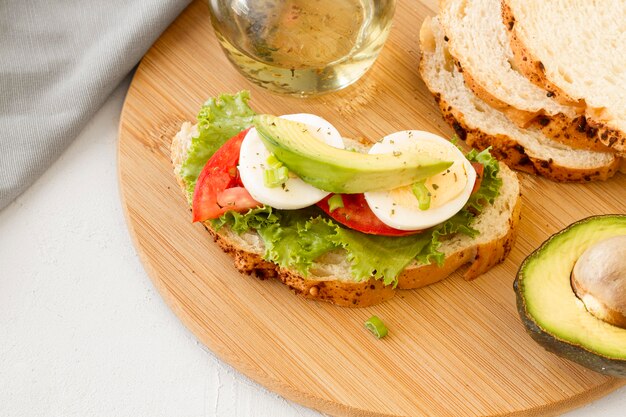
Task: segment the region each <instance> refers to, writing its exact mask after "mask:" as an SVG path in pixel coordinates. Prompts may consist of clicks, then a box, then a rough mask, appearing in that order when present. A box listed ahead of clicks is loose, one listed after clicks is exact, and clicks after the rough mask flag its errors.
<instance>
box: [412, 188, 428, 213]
mask: <svg viewBox="0 0 626 417" xmlns="http://www.w3.org/2000/svg"><path fill="white" fill-rule="evenodd" d="M411 190H412V191H413V194H414V195H415V198H417V201H418V203H419V208H420V210H428V209H429V208H430V191H428V188H426V185H424V181H420V182H416V183H415V184H413V186H412V187H411Z"/></svg>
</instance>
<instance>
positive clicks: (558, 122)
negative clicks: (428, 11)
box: [439, 0, 610, 152]
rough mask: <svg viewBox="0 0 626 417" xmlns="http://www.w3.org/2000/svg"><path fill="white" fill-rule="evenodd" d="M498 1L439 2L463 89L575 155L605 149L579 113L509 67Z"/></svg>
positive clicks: (510, 54) (510, 58) (509, 55)
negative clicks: (561, 144)
mask: <svg viewBox="0 0 626 417" xmlns="http://www.w3.org/2000/svg"><path fill="white" fill-rule="evenodd" d="M500 3H501V0H475V1H471V2H467V1H465V0H443V1H441V2H440V13H439V16H440V17H439V18H440V21H441V25H442V27H443V30H444V33H445V35H446V37H445V38H444V39H447V42H448V50H449V51H450V54H451V55H452V57H453V58H454V60H455V62H456V64H457V67H458V68H459V71H460V72H461V73H462V74H463V77H464V79H465V84H466V85H467V86H468V87H469V88H470V89H471V90H472V91H473V92H474V94H476V95H477V96H478V97H479V98H480V99H482V100H483V101H485V102H486V103H487V104H489V105H490V106H492V107H494V108H496V109H497V110H499V111H501V112H502V113H504V114H505V115H506V116H507V117H508V118H509V119H511V121H513V122H514V123H515V124H517V125H518V126H519V127H530V126H532V127H535V128H537V129H538V130H541V131H542V132H543V133H544V134H545V135H546V136H547V137H549V138H551V139H554V140H555V141H558V142H561V143H564V144H566V145H568V146H571V147H573V148H578V149H588V150H595V151H603V152H607V151H610V149H609V148H608V147H607V146H606V145H604V144H603V143H602V142H601V141H600V140H599V138H598V136H597V129H594V128H593V127H591V126H589V125H588V124H587V123H586V119H585V116H584V115H582V113H583V111H584V107H580V106H578V107H574V106H571V105H563V104H560V103H559V102H557V101H556V100H554V99H553V98H552V94H551V93H549V92H547V91H546V90H544V89H543V88H541V87H538V86H537V85H535V84H533V83H532V82H531V81H530V80H529V79H528V78H526V77H525V76H524V75H523V74H521V73H520V72H518V71H517V70H516V69H515V67H514V66H513V64H512V63H513V52H512V50H511V46H510V43H509V37H508V34H507V30H506V29H505V27H504V25H503V24H502V13H501V9H500Z"/></svg>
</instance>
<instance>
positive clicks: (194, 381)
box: [0, 79, 626, 417]
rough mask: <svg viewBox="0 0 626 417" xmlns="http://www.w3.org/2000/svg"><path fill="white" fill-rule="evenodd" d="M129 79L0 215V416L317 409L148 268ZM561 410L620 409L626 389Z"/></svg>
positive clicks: (277, 416)
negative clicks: (128, 205) (213, 333)
mask: <svg viewBox="0 0 626 417" xmlns="http://www.w3.org/2000/svg"><path fill="white" fill-rule="evenodd" d="M128 85H129V79H127V80H125V81H124V82H123V83H122V85H120V86H119V87H118V88H117V89H116V90H115V92H114V93H113V95H112V96H111V97H110V98H109V100H108V101H107V102H106V104H105V105H104V107H103V108H102V109H101V110H100V111H99V112H98V113H97V114H96V116H95V117H94V118H93V120H92V121H91V122H90V123H89V125H88V126H87V127H86V128H85V130H84V131H83V132H82V133H81V134H80V136H79V137H78V138H77V139H76V141H75V142H74V143H73V144H72V145H71V146H70V147H69V148H68V149H67V151H66V152H65V153H64V154H63V155H62V156H61V158H60V159H59V160H58V161H57V162H56V163H55V164H54V165H53V166H52V167H51V168H50V169H49V170H48V171H47V172H46V173H45V174H44V175H43V177H41V178H40V179H39V180H38V181H37V182H36V183H35V184H34V185H33V186H32V187H31V188H30V189H29V190H28V191H26V193H24V194H23V195H22V196H21V197H19V198H18V199H17V200H16V201H15V202H14V203H12V204H11V205H10V206H9V207H7V208H6V209H5V210H3V211H2V212H0V416H15V417H22V416H80V417H89V416H107V417H111V416H132V417H144V416H145V417H159V416H167V417H174V416H176V417H179V416H185V417H192V416H233V417H243V416H262V417H283V416H285V417H286V416H319V413H317V412H314V411H312V410H309V409H307V408H304V407H302V406H299V405H297V404H294V403H292V402H290V401H287V400H285V399H283V398H282V397H280V396H278V395H276V394H274V393H272V392H269V391H268V390H266V389H265V388H263V387H261V386H260V385H258V384H256V383H255V382H252V381H250V380H249V379H247V378H246V377H244V376H242V375H240V374H238V373H237V372H236V371H234V370H233V369H232V368H231V367H230V366H228V365H227V364H224V363H222V362H221V361H220V360H218V359H217V358H216V357H215V356H214V355H213V354H212V353H211V352H210V351H208V350H207V349H206V348H205V347H204V346H203V345H202V344H200V343H199V342H198V341H197V340H196V339H195V338H194V336H193V335H192V334H191V333H190V332H189V331H187V329H185V328H184V327H183V326H182V324H181V323H180V322H179V321H178V319H177V318H176V317H175V316H174V314H173V313H172V312H171V311H170V310H169V309H168V307H167V306H166V305H165V303H164V302H163V300H162V299H161V297H160V296H159V294H158V293H157V291H156V290H155V288H154V286H153V285H152V283H151V281H150V279H149V278H148V276H147V275H146V272H145V271H144V269H143V267H142V265H141V263H140V261H139V258H138V256H137V253H136V251H135V248H134V247H133V245H132V243H131V239H130V236H129V234H128V230H127V228H126V222H125V219H124V215H123V212H122V207H121V203H120V198H119V185H118V179H117V160H116V159H117V127H118V122H119V116H120V112H121V109H122V103H123V100H124V96H125V94H126V90H127V88H128ZM566 415H567V416H569V417H591V416H610V417H618V416H619V417H623V416H626V389H625V388H622V389H620V390H618V391H616V392H613V393H612V394H610V395H608V396H606V397H604V398H603V399H601V400H599V401H596V402H594V403H593V404H590V405H588V406H586V407H583V408H581V409H578V410H575V411H573V412H570V413H568V414H566Z"/></svg>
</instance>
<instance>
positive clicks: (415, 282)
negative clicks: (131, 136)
mask: <svg viewBox="0 0 626 417" xmlns="http://www.w3.org/2000/svg"><path fill="white" fill-rule="evenodd" d="M185 158H186V148H185V144H184V143H183V142H182V138H181V137H180V136H179V135H176V136H175V137H174V138H173V140H172V145H171V159H172V165H173V166H174V174H175V177H176V180H177V182H178V184H179V186H180V187H181V190H182V191H183V194H185V193H186V187H185V184H184V182H183V180H182V178H181V177H180V175H179V174H178V171H179V169H180V166H181V164H182V163H183V161H184V160H185ZM513 175H514V174H513ZM520 206H521V195H517V198H516V199H515V201H514V202H513V203H512V209H511V213H510V216H509V218H508V220H507V222H508V229H507V231H506V233H504V234H503V235H501V236H498V237H497V238H495V239H494V240H493V241H490V242H486V243H482V244H474V245H470V246H467V247H463V248H461V249H458V250H456V251H455V252H453V253H450V254H448V255H447V256H446V258H445V260H444V262H443V265H442V266H438V265H436V264H429V265H416V264H414V265H410V266H409V267H407V268H406V269H405V270H404V271H403V272H402V273H401V274H400V276H399V277H398V285H397V287H393V286H391V285H387V286H385V285H384V284H383V281H382V280H376V279H369V280H367V281H344V280H338V279H337V280H332V279H327V278H325V279H323V280H322V279H312V277H305V276H302V275H301V274H299V273H298V272H297V271H293V270H289V269H287V268H281V267H279V266H278V265H277V264H274V263H272V262H269V261H266V260H265V259H263V254H262V253H259V252H255V251H250V250H246V249H245V248H244V247H242V245H241V244H239V243H238V241H237V239H235V238H233V233H232V232H229V228H228V226H224V227H222V228H221V229H219V230H215V229H214V228H213V226H212V224H211V223H210V222H204V223H203V225H204V227H205V228H206V230H207V231H208V233H209V234H210V235H211V236H212V237H213V240H214V241H215V242H216V243H217V244H218V245H219V247H220V248H221V249H222V250H223V251H224V252H225V253H227V254H228V255H230V256H231V257H232V258H233V263H234V266H235V268H236V269H237V270H238V271H239V272H241V273H243V274H247V275H254V276H256V277H258V278H260V279H278V280H280V281H281V282H282V283H283V284H285V285H287V286H288V287H289V288H290V289H291V290H293V292H294V293H296V294H298V295H300V296H302V297H304V298H307V299H312V300H319V301H326V302H330V303H333V304H336V305H339V306H343V307H367V306H371V305H374V304H378V303H381V302H383V301H386V300H389V299H390V298H392V297H393V296H394V295H395V294H396V293H397V290H399V289H416V288H421V287H424V286H426V285H430V284H433V283H435V282H438V281H441V280H443V279H445V278H447V277H448V276H449V275H450V274H452V273H454V272H455V271H456V270H457V269H459V268H461V267H462V266H464V265H466V264H469V268H468V269H467V270H466V272H465V274H464V275H463V277H464V278H465V279H467V280H471V279H475V278H476V277H478V276H479V275H481V274H483V273H485V272H487V271H488V270H489V269H491V268H492V267H494V266H495V265H497V264H498V263H500V262H502V261H503V260H504V259H505V257H506V256H507V255H508V253H509V252H510V251H511V248H512V246H513V243H514V241H515V236H516V228H517V225H518V223H519V220H520Z"/></svg>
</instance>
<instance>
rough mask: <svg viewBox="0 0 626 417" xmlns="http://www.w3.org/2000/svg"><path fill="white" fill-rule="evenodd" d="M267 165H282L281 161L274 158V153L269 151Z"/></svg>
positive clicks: (272, 167) (277, 166)
mask: <svg viewBox="0 0 626 417" xmlns="http://www.w3.org/2000/svg"><path fill="white" fill-rule="evenodd" d="M267 166H268V167H270V169H276V168H280V167H282V166H283V163H282V162H280V161H279V160H278V158H276V155H274V154H273V153H271V154H270V156H268V157H267Z"/></svg>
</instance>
